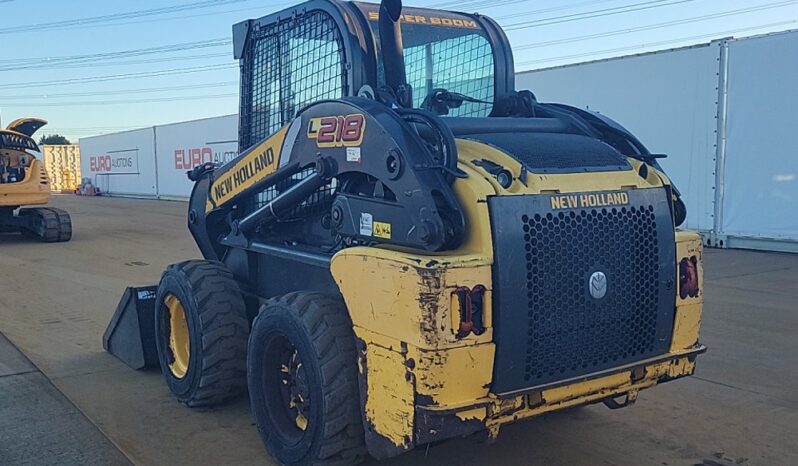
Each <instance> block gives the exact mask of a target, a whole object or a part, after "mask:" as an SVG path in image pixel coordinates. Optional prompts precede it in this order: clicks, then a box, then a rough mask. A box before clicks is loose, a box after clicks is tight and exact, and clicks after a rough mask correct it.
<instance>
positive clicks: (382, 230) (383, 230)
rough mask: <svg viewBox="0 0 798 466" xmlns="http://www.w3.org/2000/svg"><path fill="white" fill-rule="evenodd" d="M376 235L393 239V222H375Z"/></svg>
mask: <svg viewBox="0 0 798 466" xmlns="http://www.w3.org/2000/svg"><path fill="white" fill-rule="evenodd" d="M374 236H376V237H377V238H383V239H391V224H390V223H385V222H374Z"/></svg>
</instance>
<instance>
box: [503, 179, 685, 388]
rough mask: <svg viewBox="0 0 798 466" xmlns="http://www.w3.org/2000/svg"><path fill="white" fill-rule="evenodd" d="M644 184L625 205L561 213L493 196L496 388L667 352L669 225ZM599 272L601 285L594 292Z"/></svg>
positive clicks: (552, 379) (560, 377)
mask: <svg viewBox="0 0 798 466" xmlns="http://www.w3.org/2000/svg"><path fill="white" fill-rule="evenodd" d="M640 191H641V192H639V193H632V192H630V193H629V194H630V195H629V199H630V203H629V205H624V206H614V207H601V208H578V209H568V210H558V211H552V210H551V207H550V206H551V204H549V200H550V198H549V197H548V196H542V198H543V200H544V202H535V201H540V199H535V201H532V202H529V201H530V200H531V199H533V198H532V197H525V198H526V199H527V202H526V203H523V202H520V203H519V202H518V199H516V200H515V201H509V202H505V200H506V198H504V199H502V198H494V201H493V202H492V203H491V214H492V219H493V220H492V221H493V223H494V243H495V245H496V266H495V272H494V275H495V281H494V288H495V299H496V300H497V302H496V303H495V307H494V309H497V316H496V340H497V357H496V359H497V361H496V377H495V380H494V389H496V388H498V389H499V390H498V392H499V393H503V392H507V391H513V390H519V389H523V388H525V387H532V386H538V385H543V384H547V383H551V382H555V381H560V380H565V379H568V378H572V377H576V376H580V375H585V374H590V373H593V372H597V371H601V370H604V369H608V368H611V367H616V366H620V365H623V364H626V363H629V362H633V361H637V360H641V359H645V358H647V357H651V356H654V355H657V354H661V353H664V352H666V351H667V349H668V346H669V344H670V334H671V328H672V324H673V305H674V299H675V298H674V296H673V295H674V289H673V283H674V273H675V270H674V267H675V266H674V257H673V248H674V246H673V228H672V226H671V225H670V217H669V211H668V210H667V204H666V203H665V200H664V199H665V197H664V191H662V190H640ZM643 191H648V192H643ZM654 193H658V194H661V195H660V196H653V194H654ZM537 197H541V196H537ZM509 204H517V205H516V206H515V207H513V206H511V205H509ZM524 204H526V205H524ZM508 209H509V211H508ZM512 211H514V212H515V213H510V212H512ZM508 217H509V218H508ZM497 224H500V225H497ZM513 239H515V240H513ZM601 275H603V276H604V277H606V279H605V284H606V288H605V289H606V291H605V292H604V293H602V292H601V286H600V283H596V290H594V292H593V293H594V294H591V278H592V277H596V278H597V279H598V278H600V276H601ZM599 281H601V280H599Z"/></svg>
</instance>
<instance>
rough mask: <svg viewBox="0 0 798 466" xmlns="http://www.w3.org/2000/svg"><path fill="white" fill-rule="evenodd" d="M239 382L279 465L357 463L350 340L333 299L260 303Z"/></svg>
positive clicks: (311, 296) (359, 438) (360, 439)
mask: <svg viewBox="0 0 798 466" xmlns="http://www.w3.org/2000/svg"><path fill="white" fill-rule="evenodd" d="M247 383H248V386H249V398H250V408H251V409H252V413H253V416H254V417H255V423H256V425H257V426H258V432H259V433H260V436H261V439H262V440H263V443H264V445H265V446H266V448H267V449H268V450H269V452H270V453H271V454H272V456H274V457H275V458H276V459H277V460H278V461H279V462H280V463H282V464H286V465H296V466H299V465H328V464H329V465H331V464H356V463H359V462H361V461H363V460H364V459H365V457H366V449H365V446H364V433H363V424H362V421H361V413H360V399H359V392H358V382H357V351H356V348H355V337H354V332H353V331H352V321H351V320H350V318H349V314H348V312H347V310H346V306H345V305H344V303H343V301H342V299H341V298H340V297H337V296H330V295H325V294H322V293H315V292H296V293H290V294H287V295H285V296H282V297H280V298H275V299H272V300H270V301H269V302H268V303H267V304H265V305H263V306H262V307H261V309H260V313H259V314H258V316H257V317H256V318H255V320H254V321H253V323H252V332H251V333H250V337H249V347H248V352H247Z"/></svg>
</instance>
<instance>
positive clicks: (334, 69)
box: [239, 11, 347, 151]
mask: <svg viewBox="0 0 798 466" xmlns="http://www.w3.org/2000/svg"><path fill="white" fill-rule="evenodd" d="M250 41H251V42H250V44H248V47H247V48H246V51H245V53H244V56H243V58H242V61H241V67H242V69H241V76H242V79H241V105H240V107H241V108H240V120H241V124H240V126H239V128H240V129H239V131H240V134H239V149H240V151H244V150H246V149H247V148H249V147H251V146H253V145H254V144H256V143H257V142H258V141H260V140H262V139H264V138H265V137H267V136H269V135H270V134H272V133H274V132H275V131H277V130H278V129H279V128H280V127H282V126H283V125H285V124H286V123H287V122H288V121H289V120H291V119H292V118H293V117H294V116H295V115H296V112H297V110H299V109H300V108H302V107H303V106H305V105H308V104H310V103H313V102H316V101H318V100H323V99H337V98H340V97H343V96H344V92H345V89H346V86H347V83H346V73H345V71H344V60H345V58H344V46H343V42H342V38H341V32H340V31H339V30H338V27H337V26H336V24H335V21H334V20H333V19H332V17H330V16H329V15H328V14H327V13H324V12H321V11H312V12H310V13H307V14H304V15H298V16H295V17H292V18H289V19H286V20H284V21H280V22H278V23H273V24H268V25H264V26H261V27H260V28H258V29H255V30H254V31H253V32H252V38H251V39H250Z"/></svg>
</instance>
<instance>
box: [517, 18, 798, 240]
mask: <svg viewBox="0 0 798 466" xmlns="http://www.w3.org/2000/svg"><path fill="white" fill-rule="evenodd" d="M795 57H798V31H785V32H780V33H772V34H765V35H761V36H755V37H747V38H740V39H731V38H730V39H723V40H718V41H713V42H711V43H709V44H702V45H697V46H692V47H684V48H679V49H672V50H666V51H660V52H653V53H645V54H639V55H632V56H626V57H619V58H612V59H607V60H598V61H592V62H587V63H580V64H575V65H567V66H562V67H556V68H548V69H542V70H536V71H530V72H524V73H520V74H518V76H517V78H516V82H517V87H519V88H528V89H530V90H532V91H533V92H535V94H536V95H537V97H538V99H539V100H540V101H544V102H552V101H553V102H563V103H569V104H571V105H575V106H578V107H582V108H588V109H590V110H594V111H598V112H601V113H603V114H606V115H607V116H609V117H610V118H613V119H616V120H617V121H618V122H619V123H621V124H622V125H624V126H626V127H627V128H628V129H629V130H631V131H632V133H634V134H635V135H636V136H637V137H638V138H640V139H641V140H642V141H643V143H644V144H646V145H647V146H648V148H649V149H650V150H651V151H652V152H653V153H661V154H666V155H667V158H666V159H664V160H663V161H662V165H663V166H664V168H665V169H666V171H667V172H668V175H669V176H670V177H671V178H672V179H673V181H674V182H675V184H676V186H677V187H678V188H679V189H680V190H681V192H682V195H683V198H684V199H685V202H686V204H687V210H688V216H687V226H688V227H690V228H694V229H697V230H700V231H701V232H702V233H703V234H704V237H705V239H706V242H707V244H709V245H712V246H720V247H740V248H752V249H768V250H779V251H792V252H798V215H796V212H798V157H796V154H795V147H796V146H798V132H797V131H796V128H798V112H796V111H795V108H796V106H798V93H796V92H795V85H794V81H795V79H794V77H795V76H798V61H796V60H795Z"/></svg>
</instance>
